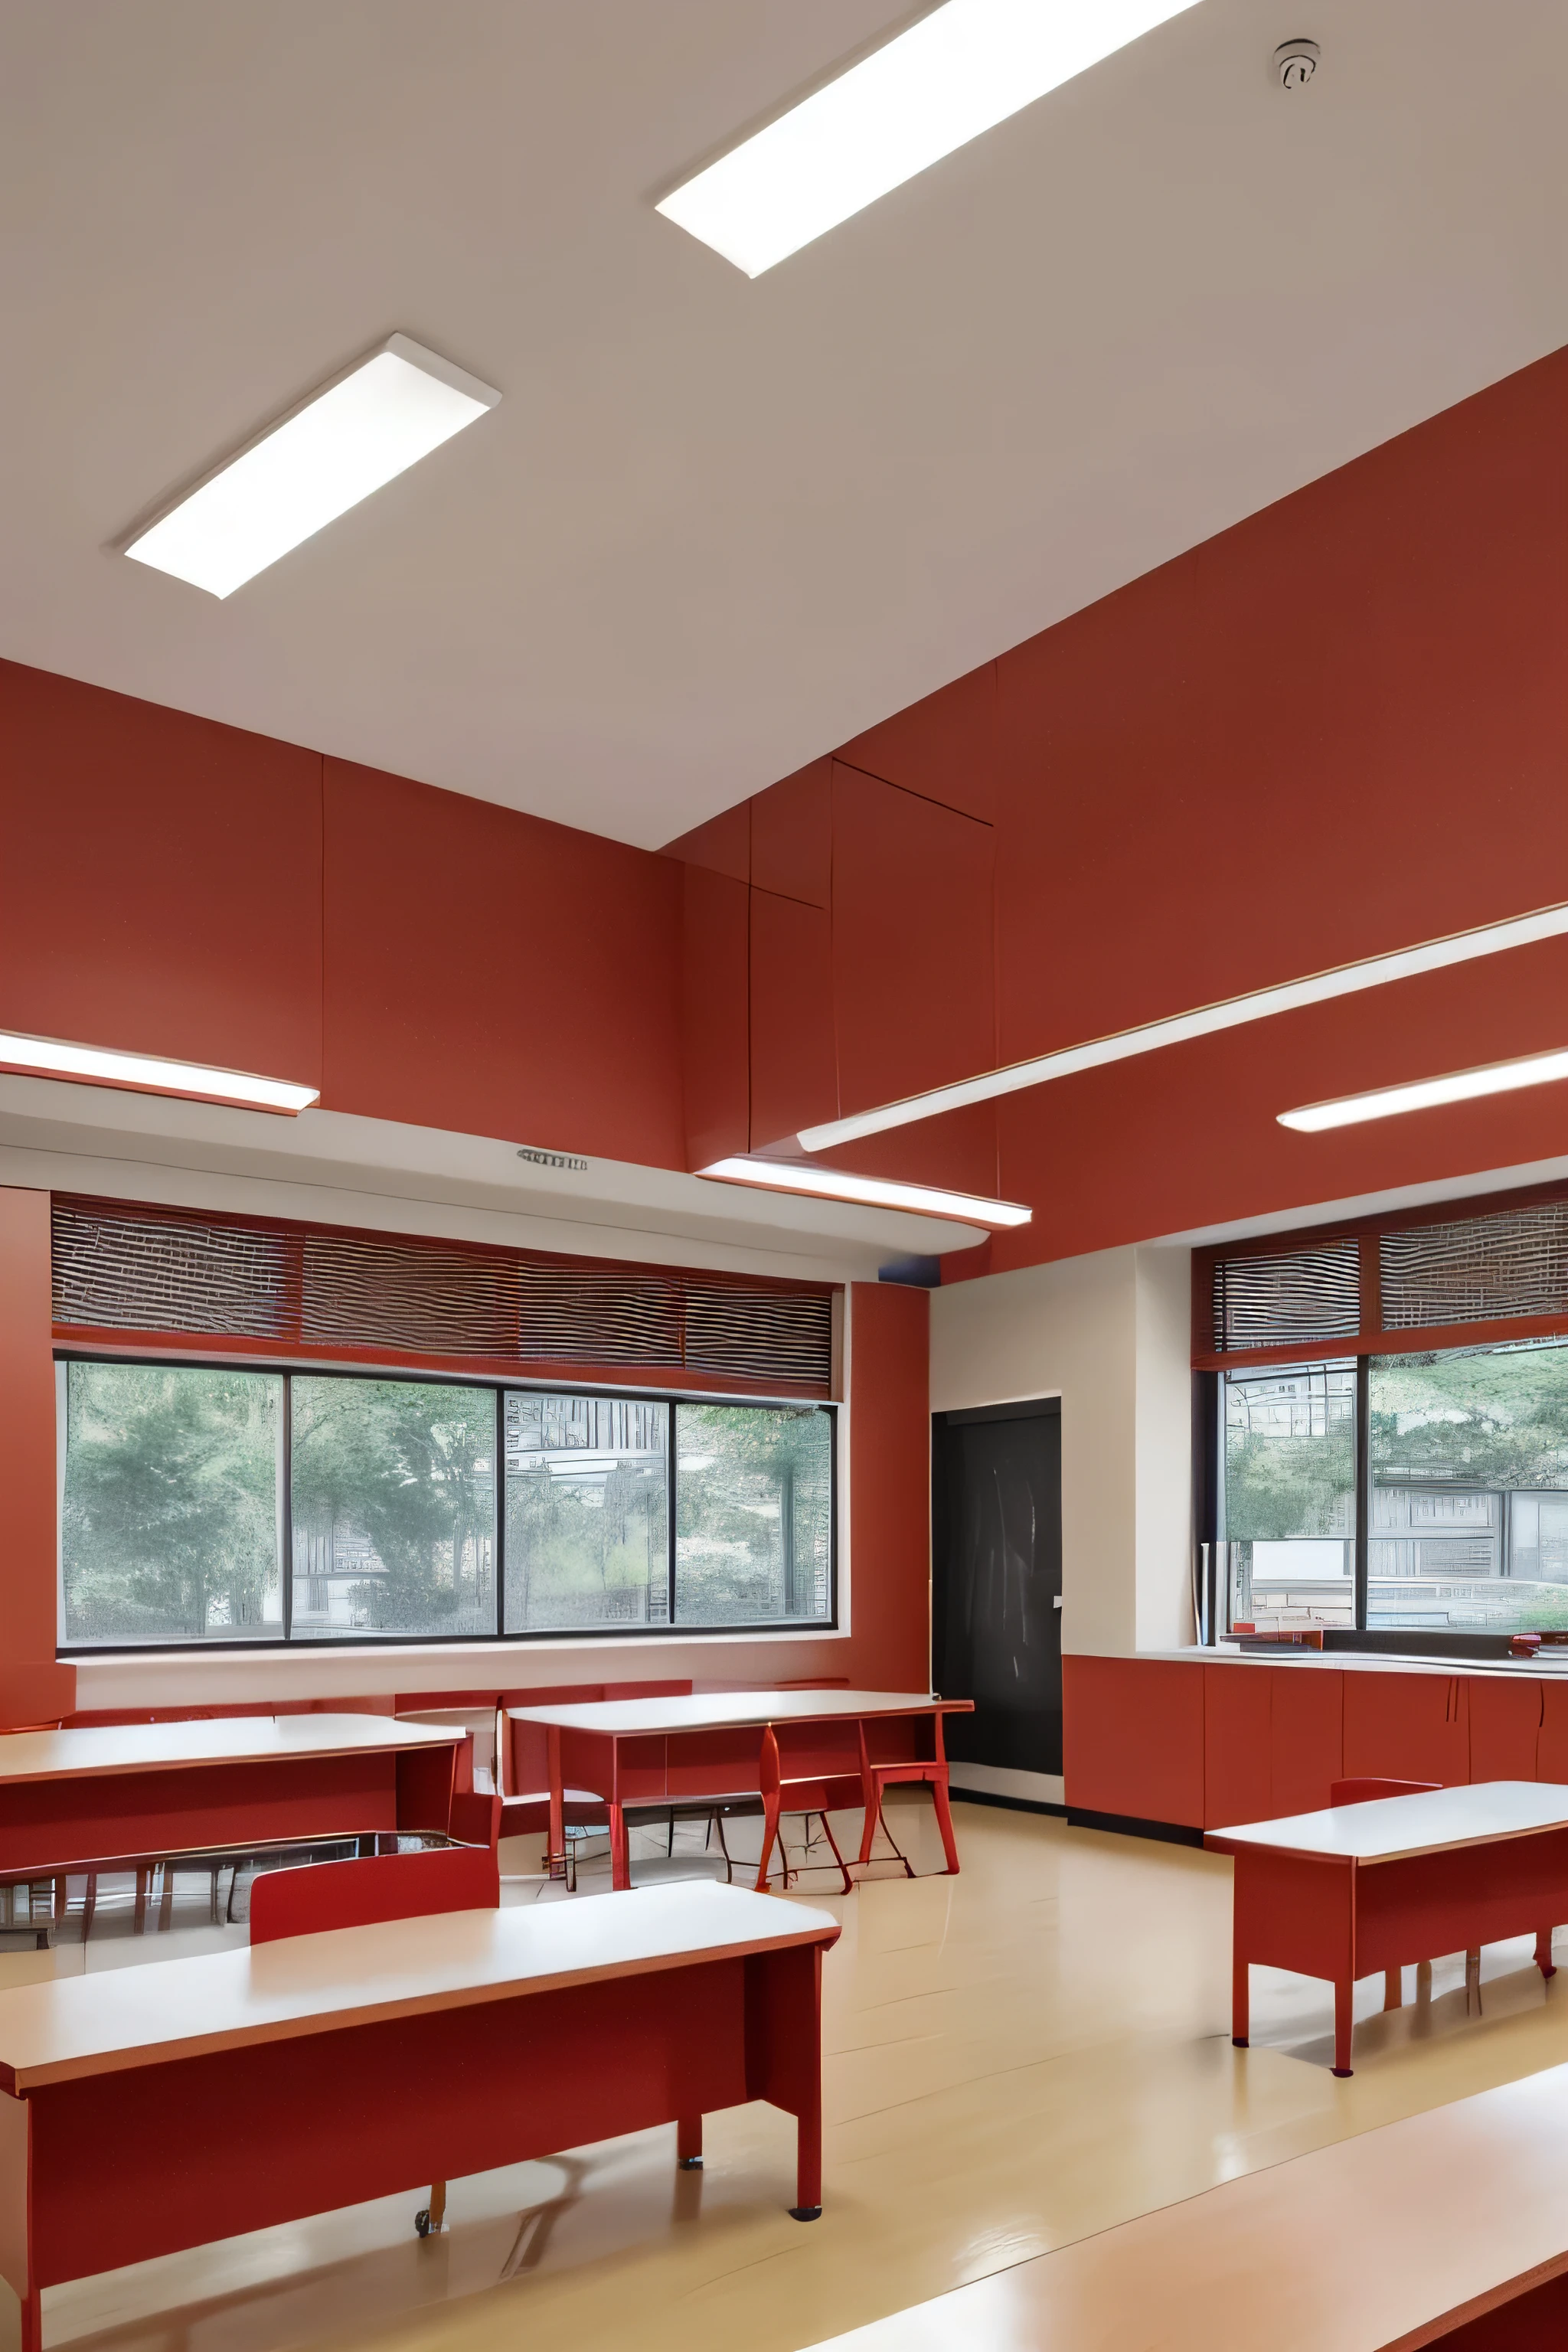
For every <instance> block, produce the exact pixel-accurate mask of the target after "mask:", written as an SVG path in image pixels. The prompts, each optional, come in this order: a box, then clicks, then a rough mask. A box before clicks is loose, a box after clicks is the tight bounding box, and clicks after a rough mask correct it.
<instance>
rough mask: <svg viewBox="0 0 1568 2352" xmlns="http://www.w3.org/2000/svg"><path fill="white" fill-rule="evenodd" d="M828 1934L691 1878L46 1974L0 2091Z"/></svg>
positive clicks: (31, 1989) (3, 2036)
mask: <svg viewBox="0 0 1568 2352" xmlns="http://www.w3.org/2000/svg"><path fill="white" fill-rule="evenodd" d="M837 1934H838V1922H837V1919H836V1918H835V1917H834V1916H833V1914H832V1913H831V1912H830V1911H815V1910H811V1909H809V1908H807V1907H806V1906H805V1905H803V1904H799V1903H795V1902H786V1901H783V1900H781V1899H780V1898H779V1897H778V1896H776V1895H752V1894H749V1893H747V1892H746V1891H745V1890H744V1889H742V1888H741V1887H738V1886H715V1885H711V1884H688V1885H676V1886H658V1887H647V1888H641V1889H638V1890H637V1891H635V1892H632V1893H629V1894H625V1895H591V1896H588V1895H585V1896H584V1897H582V1898H581V1899H580V1900H578V1901H576V1902H564V1903H531V1904H519V1905H516V1906H511V1907H510V1908H508V1909H506V1910H500V1911H448V1912H445V1913H442V1914H440V1915H438V1916H435V1917H432V1918H420V1919H394V1920H389V1921H386V1922H384V1924H382V1925H380V1926H377V1927H335V1928H333V1929H331V1932H330V1933H328V1934H326V1935H318V1936H291V1937H284V1938H281V1939H280V1940H279V1942H277V1943H272V1944H261V1945H258V1946H257V1947H256V1948H255V1949H254V1950H244V1951H228V1952H202V1953H198V1954H196V1955H195V1956H193V1957H192V1958H187V1959H178V1960H163V1961H161V1962H159V1963H158V1964H157V1965H156V1966H155V1967H150V1968H137V1969H95V1970H94V1972H93V1974H92V1975H91V1976H86V1977H55V1978H51V1979H46V1980H45V1981H43V1982H41V1983H38V1984H29V1985H18V1986H16V1988H14V1990H11V1991H9V1992H0V2087H5V2088H7V2089H9V2088H15V2089H16V2090H17V2091H26V2090H28V2089H33V2088H37V2086H39V2085H41V2084H46V2083H64V2082H69V2081H71V2080H73V2079H74V2078H75V2077H76V2076H78V2075H82V2074H118V2073H121V2072H122V2071H123V2070H124V2069H126V2068H127V2067H132V2066H147V2065H154V2064H157V2063H159V2062H160V2061H162V2060H165V2059H171V2058H194V2057H196V2056H198V2055H199V2054H200V2053H202V2052H204V2051H210V2050H232V2049H237V2048H240V2047H242V2046H243V2045H245V2044H247V2043H250V2042H279V2041H290V2040H294V2039H296V2038H298V2037H299V2036H300V2035H302V2034H308V2033H316V2032H331V2031H334V2030H336V2029H337V2028H338V2027H340V2026H344V2025H362V2024H364V2023H366V2022H368V2021H371V2020H373V2019H384V2018H393V2017H416V2016H420V2015H422V2014H424V2013H426V2011H432V2010H439V2009H462V2008H468V2007H470V2006H472V2005H473V2004H475V2003H478V2002H481V2001H489V2000H509V1999H510V1998H512V1997H513V1996H515V1995H517V1994H520V1993H537V1992H549V1991H552V1990H554V1989H556V1988H557V1987H559V1986H562V1985H573V1984H592V1983H595V1982H596V1981H598V1980H600V1979H604V1978H606V1977H622V1976H641V1975H645V1974H647V1972H649V1971H650V1970H654V1969H663V1968H668V1967H670V1966H672V1965H674V1964H678V1963H679V1962H680V1961H682V1960H706V1959H712V1960H716V1959H722V1958H726V1957H729V1956H731V1955H732V1954H735V1953H738V1952H763V1951H780V1950H784V1949H786V1948H788V1947H790V1946H792V1945H796V1944H813V1943H831V1942H833V1941H834V1940H835V1939H836V1938H837Z"/></svg>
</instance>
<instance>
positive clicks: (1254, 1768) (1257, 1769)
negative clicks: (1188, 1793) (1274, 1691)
mask: <svg viewBox="0 0 1568 2352" xmlns="http://www.w3.org/2000/svg"><path fill="white" fill-rule="evenodd" d="M1202 1671H1203V1678H1204V1827H1205V1829H1209V1830H1218V1829H1226V1828H1228V1827H1229V1826H1231V1825H1232V1824H1233V1823H1235V1822H1261V1821H1266V1820H1267V1819H1268V1815H1269V1814H1270V1813H1271V1812H1272V1811H1273V1810H1274V1808H1273V1805H1272V1803H1271V1801H1270V1790H1269V1771H1268V1748H1269V1737H1268V1724H1269V1696H1270V1694H1269V1685H1270V1683H1271V1682H1272V1681H1273V1679H1274V1677H1273V1675H1272V1674H1271V1672H1270V1670H1269V1668H1268V1667H1267V1666H1254V1665H1240V1664H1237V1665H1226V1666H1205V1667H1204V1668H1203V1670H1202Z"/></svg>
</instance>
